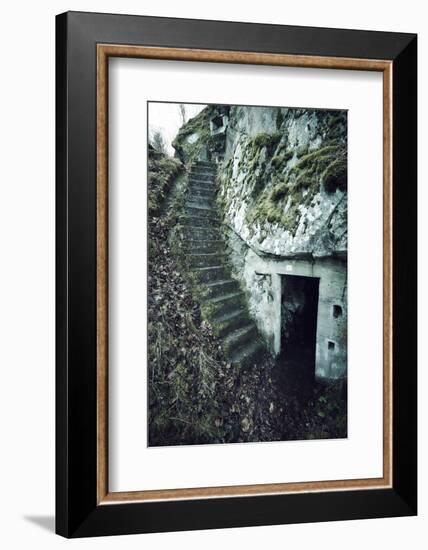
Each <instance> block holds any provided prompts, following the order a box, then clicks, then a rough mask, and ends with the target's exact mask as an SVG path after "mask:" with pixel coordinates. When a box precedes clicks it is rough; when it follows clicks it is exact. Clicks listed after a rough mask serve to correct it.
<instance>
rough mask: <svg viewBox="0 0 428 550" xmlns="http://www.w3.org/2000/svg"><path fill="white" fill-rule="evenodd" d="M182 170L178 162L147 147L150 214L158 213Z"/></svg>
mask: <svg viewBox="0 0 428 550" xmlns="http://www.w3.org/2000/svg"><path fill="white" fill-rule="evenodd" d="M182 170H183V165H182V164H181V162H180V161H179V160H177V159H173V158H170V157H167V156H166V155H164V154H162V153H159V151H156V150H155V149H154V148H153V147H152V146H151V145H149V147H148V208H149V213H150V214H152V215H156V214H158V213H159V210H160V209H161V207H162V205H163V203H164V201H165V198H166V196H167V194H168V192H169V189H170V186H171V184H172V182H173V181H174V179H175V178H176V177H177V176H178V174H179V173H180V172H181V171H182Z"/></svg>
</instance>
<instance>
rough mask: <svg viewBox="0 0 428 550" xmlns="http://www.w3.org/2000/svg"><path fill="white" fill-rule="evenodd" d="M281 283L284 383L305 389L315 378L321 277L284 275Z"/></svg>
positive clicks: (281, 357) (298, 389)
mask: <svg viewBox="0 0 428 550" xmlns="http://www.w3.org/2000/svg"><path fill="white" fill-rule="evenodd" d="M281 282H282V289H281V354H280V363H281V370H282V378H283V385H284V386H285V387H288V388H290V389H292V390H297V391H300V390H302V391H303V390H304V389H305V388H307V389H310V388H311V386H312V385H313V383H314V380H315V357H316V340H317V316H318V296H319V278H316V277H301V276H297V275H283V276H282V277H281Z"/></svg>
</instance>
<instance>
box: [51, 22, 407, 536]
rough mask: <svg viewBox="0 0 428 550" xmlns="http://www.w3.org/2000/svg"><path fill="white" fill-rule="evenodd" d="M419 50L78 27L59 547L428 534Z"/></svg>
mask: <svg viewBox="0 0 428 550" xmlns="http://www.w3.org/2000/svg"><path fill="white" fill-rule="evenodd" d="M416 44H417V41H416V36H415V35H412V34H401V33H383V32H372V31H353V30H340V29H322V28H308V27H288V26H279V25H278V26H277V25H258V24H246V23H245V24H244V23H231V22H218V21H215V22H214V21H200V20H184V19H183V20H181V19H168V18H154V17H140V16H122V15H121V16H119V15H109V14H94V13H77V12H69V13H66V14H61V15H59V16H57V44H56V47H57V65H56V67H57V387H56V391H57V433H56V435H57V496H56V502H57V511H56V516H57V532H58V533H59V534H61V535H63V536H66V537H83V536H96V535H110V534H111V535H113V534H125V533H144V532H156V531H174V530H188V529H205V528H219V527H238V526H250V525H268V524H279V523H296V522H314V521H333V520H343V519H360V518H373V517H393V516H404V515H414V514H416V510H417V487H416V484H417V464H416V456H417V452H416V431H417V429H416V426H417V424H416V422H417V419H416Z"/></svg>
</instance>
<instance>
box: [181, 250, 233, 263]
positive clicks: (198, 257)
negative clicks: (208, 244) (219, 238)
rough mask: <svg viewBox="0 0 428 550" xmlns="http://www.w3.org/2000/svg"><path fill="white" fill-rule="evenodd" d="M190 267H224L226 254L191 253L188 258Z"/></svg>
mask: <svg viewBox="0 0 428 550" xmlns="http://www.w3.org/2000/svg"><path fill="white" fill-rule="evenodd" d="M187 257H188V258H189V261H190V265H191V266H193V267H211V266H213V265H222V264H224V262H225V261H226V257H225V254H224V253H223V254H221V253H218V252H208V253H207V252H204V253H193V251H192V253H190V254H188V256H187Z"/></svg>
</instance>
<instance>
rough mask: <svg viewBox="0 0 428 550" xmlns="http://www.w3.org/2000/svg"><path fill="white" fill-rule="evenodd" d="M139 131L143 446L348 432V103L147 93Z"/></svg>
mask: <svg viewBox="0 0 428 550" xmlns="http://www.w3.org/2000/svg"><path fill="white" fill-rule="evenodd" d="M146 130H147V138H148V139H147V143H148V146H147V182H148V185H147V187H148V188H147V226H148V233H147V234H148V237H147V239H148V242H147V250H148V285H147V304H148V312H147V326H148V336H147V338H148V343H147V349H148V358H147V359H148V367H147V391H148V411H147V412H148V442H147V444H148V446H149V447H159V446H177V445H203V444H227V443H248V442H253V443H261V442H273V441H296V440H308V439H312V440H316V439H340V438H346V437H347V435H348V434H347V426H348V423H347V394H348V382H347V322H348V319H347V311H348V307H347V249H348V193H347V173H348V113H347V111H346V110H343V109H342V110H339V109H338V110H331V109H316V108H307V107H302V106H292V107H290V106H263V105H257V106H255V105H237V104H235V105H223V104H202V103H201V104H195V103H179V102H177V103H172V102H161V101H149V102H147V129H146ZM142 185H143V183H142ZM142 368H144V366H142Z"/></svg>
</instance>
